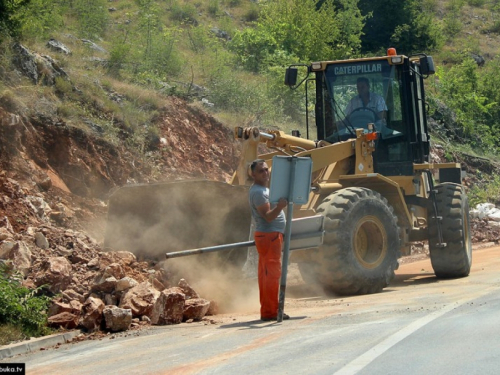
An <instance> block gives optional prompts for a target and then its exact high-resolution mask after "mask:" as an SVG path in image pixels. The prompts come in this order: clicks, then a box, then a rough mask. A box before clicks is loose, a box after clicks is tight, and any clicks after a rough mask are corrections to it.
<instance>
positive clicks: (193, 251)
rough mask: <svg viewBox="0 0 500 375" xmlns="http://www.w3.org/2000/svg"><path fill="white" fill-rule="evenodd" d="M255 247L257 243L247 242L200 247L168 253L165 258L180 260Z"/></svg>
mask: <svg viewBox="0 0 500 375" xmlns="http://www.w3.org/2000/svg"><path fill="white" fill-rule="evenodd" d="M254 245H255V241H245V242H237V243H230V244H226V245H218V246H209V247H200V248H198V249H191V250H183V251H174V252H171V253H166V254H165V258H166V259H171V258H178V257H184V256H188V255H195V254H202V253H211V252H214V251H221V250H227V249H233V248H237V247H248V246H254Z"/></svg>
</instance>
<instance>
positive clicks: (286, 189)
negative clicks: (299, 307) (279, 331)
mask: <svg viewBox="0 0 500 375" xmlns="http://www.w3.org/2000/svg"><path fill="white" fill-rule="evenodd" d="M272 168H273V169H272V173H271V184H270V189H269V201H270V202H271V203H276V202H278V200H279V199H280V198H287V199H288V208H287V213H286V227H285V234H284V246H283V247H284V248H283V261H282V265H281V282H280V292H279V305H278V319H277V320H278V322H282V321H283V309H284V307H285V292H286V278H287V273H288V256H289V254H290V238H291V233H292V218H293V205H294V203H299V204H305V203H307V201H308V200H309V191H310V188H311V173H312V160H311V159H310V158H304V157H296V156H274V157H273V167H272Z"/></svg>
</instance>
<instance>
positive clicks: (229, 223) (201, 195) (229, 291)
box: [104, 180, 259, 312]
mask: <svg viewBox="0 0 500 375" xmlns="http://www.w3.org/2000/svg"><path fill="white" fill-rule="evenodd" d="M250 216H251V214H250V209H249V205H248V187H245V186H232V185H229V184H225V183H222V182H216V181H208V180H191V181H189V180H188V181H176V182H171V183H158V184H149V185H133V186H126V187H124V188H121V189H119V190H117V191H116V192H115V193H114V195H113V196H112V197H111V198H110V201H109V211H108V223H107V227H106V235H105V240H104V247H105V249H106V250H126V251H130V252H132V253H134V254H135V255H136V256H137V257H138V259H141V260H155V261H163V260H164V259H165V254H166V253H168V252H174V251H182V250H188V249H197V248H201V247H208V246H217V245H222V244H229V243H238V242H245V241H248V236H249V231H250ZM246 254H247V251H246V248H235V249H232V250H223V251H218V252H213V253H206V254H199V255H194V256H187V257H183V258H174V259H169V260H167V261H165V262H164V263H163V264H164V267H165V269H166V271H167V273H168V274H169V275H171V278H170V281H171V284H172V285H176V284H177V282H178V280H179V279H180V278H184V279H186V280H187V281H188V283H189V284H190V285H191V286H192V287H193V288H194V289H195V290H196V291H197V292H198V293H199V294H200V296H202V297H203V298H205V299H210V300H214V301H216V302H217V303H218V305H219V311H220V312H233V311H248V310H252V309H255V308H256V307H257V308H258V306H259V298H258V285H257V280H256V279H255V280H249V279H244V275H243V272H242V271H241V269H242V267H243V264H244V262H245V260H246Z"/></svg>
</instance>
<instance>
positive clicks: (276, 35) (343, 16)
mask: <svg viewBox="0 0 500 375" xmlns="http://www.w3.org/2000/svg"><path fill="white" fill-rule="evenodd" d="M362 27H363V17H362V16H361V13H360V12H359V9H358V8H357V0H336V1H334V0H324V1H323V2H321V4H319V3H318V2H317V1H315V0H305V1H304V0H276V1H269V2H266V3H263V5H262V9H261V12H260V15H259V19H258V20H257V22H256V27H255V29H253V30H250V29H246V30H243V31H242V32H239V33H236V35H235V37H234V38H233V41H232V43H230V48H231V49H232V50H233V51H234V52H236V54H237V55H238V57H239V58H240V59H241V62H243V63H244V65H245V66H246V67H247V68H250V69H251V70H253V71H258V70H259V69H261V68H262V65H263V64H264V62H266V63H267V64H269V63H270V64H272V58H271V59H270V58H269V57H270V56H271V57H272V56H273V55H275V54H278V55H281V56H283V55H285V56H291V57H294V58H295V59H296V60H299V61H303V62H309V61H314V60H329V59H339V58H346V57H349V56H353V55H355V54H357V53H358V51H359V48H360V43H361V42H360V37H361V29H362Z"/></svg>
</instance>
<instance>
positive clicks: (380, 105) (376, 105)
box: [345, 92, 387, 116]
mask: <svg viewBox="0 0 500 375" xmlns="http://www.w3.org/2000/svg"><path fill="white" fill-rule="evenodd" d="M358 108H368V109H371V110H373V111H374V112H375V113H379V112H382V111H387V106H386V105H385V101H384V98H382V97H381V96H380V95H379V94H375V93H374V92H370V100H369V101H368V103H367V104H366V105H364V104H363V100H362V99H361V97H360V96H359V95H356V96H355V97H354V98H352V99H351V101H350V102H349V104H348V105H347V108H346V110H345V112H346V115H347V116H348V115H350V114H351V113H352V111H354V110H355V109H358Z"/></svg>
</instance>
